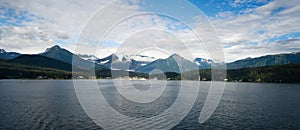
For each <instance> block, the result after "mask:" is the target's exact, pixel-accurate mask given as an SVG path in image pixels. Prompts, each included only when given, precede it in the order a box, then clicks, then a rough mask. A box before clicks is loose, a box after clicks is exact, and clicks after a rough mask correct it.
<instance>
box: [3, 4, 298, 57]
mask: <svg viewBox="0 0 300 130" xmlns="http://www.w3.org/2000/svg"><path fill="white" fill-rule="evenodd" d="M187 2H188V3H187ZM189 2H190V3H192V5H193V6H194V7H196V8H198V9H199V10H201V11H202V12H203V13H204V15H206V16H207V18H208V19H209V21H210V23H211V24H212V25H213V27H214V28H215V31H216V33H217V34H218V36H219V37H218V38H219V39H220V42H221V43H222V47H223V51H224V55H225V59H226V61H234V60H237V59H242V58H246V57H257V56H261V55H267V54H276V53H290V52H294V51H300V47H299V46H300V43H299V41H300V26H299V23H300V20H299V16H300V2H298V1H297V0H290V1H282V0H228V1H219V0H188V1H183V0H170V1H169V0H166V1H161V0H144V1H140V0H132V1H131V0H126V1H124V2H122V4H120V5H117V6H120V7H118V8H116V9H113V8H112V9H111V11H115V12H116V14H120V15H121V14H122V13H126V12H131V13H132V12H134V13H141V12H148V11H150V12H156V13H173V14H174V16H178V18H179V19H183V21H185V22H188V23H189V24H192V26H191V28H192V29H197V28H199V27H198V26H197V20H195V19H196V18H197V15H199V12H196V11H194V10H193V9H192V8H191V7H190V6H186V5H188V4H189ZM0 3H1V4H0V29H1V30H0V48H3V49H5V50H7V51H17V52H21V53H39V52H42V51H44V50H45V49H46V48H47V47H50V46H52V45H55V44H58V45H60V46H62V47H64V48H67V49H69V50H74V48H75V45H74V43H75V42H76V41H77V40H78V38H79V36H80V32H81V31H82V29H83V28H84V25H85V24H86V23H87V20H88V19H89V18H91V17H92V16H93V14H95V12H96V11H99V9H100V8H103V7H105V4H107V1H106V0H102V1H101V0H100V1H99V0H92V1H90V2H88V3H87V2H84V1H68V0H66V1H59V0H53V1H46V2H45V1H43V2H41V1H30V2H28V1H10V0H2V1H1V2H0ZM178 5H180V6H182V8H176V10H175V9H174V7H177V6H178ZM117 6H116V7H117ZM118 11H119V12H121V13H118ZM108 15H112V14H108ZM149 17H152V18H151V19H152V24H151V23H150V22H149V23H147V22H146V23H138V22H139V20H141V18H140V19H137V21H138V22H136V21H135V22H132V21H131V22H130V21H128V23H126V24H124V26H125V25H130V26H131V27H132V28H130V29H128V28H123V27H121V26H120V28H123V29H127V31H128V30H131V31H132V30H134V29H136V27H134V26H136V25H134V24H133V23H135V24H137V25H138V26H140V27H144V25H145V26H147V27H150V26H154V27H156V28H161V29H162V30H163V29H165V30H168V31H172V32H174V33H176V34H178V35H182V36H183V35H185V34H187V32H186V30H187V28H186V27H185V26H183V25H181V24H180V23H179V22H176V20H172V19H168V18H166V17H161V16H159V15H157V16H149ZM147 19H148V18H145V19H144V20H147ZM149 19H150V18H149ZM154 21H155V22H154ZM108 22H109V21H108ZM142 25H143V26H142ZM116 32H118V33H119V35H120V34H122V33H124V35H122V36H123V37H126V36H128V35H126V34H125V32H122V29H118V30H116ZM182 33H185V34H182ZM119 35H117V34H115V35H112V36H111V39H108V41H107V42H105V44H103V48H102V49H103V51H105V54H101V55H98V54H95V55H97V56H99V57H102V56H104V55H108V54H110V53H113V52H114V50H116V48H117V47H118V45H120V43H119V42H120V40H119V39H123V37H121V36H119ZM113 36H116V37H113ZM186 38H190V39H192V37H190V36H186ZM93 46H95V45H94V44H93V45H86V46H84V47H86V48H85V49H83V50H89V47H90V48H93ZM196 49H197V48H196ZM174 50H175V51H176V48H174ZM80 53H87V54H91V52H89V51H87V52H80ZM92 53H94V52H92ZM195 55H197V56H198V57H205V56H202V55H201V53H199V54H198V53H197V54H195Z"/></svg>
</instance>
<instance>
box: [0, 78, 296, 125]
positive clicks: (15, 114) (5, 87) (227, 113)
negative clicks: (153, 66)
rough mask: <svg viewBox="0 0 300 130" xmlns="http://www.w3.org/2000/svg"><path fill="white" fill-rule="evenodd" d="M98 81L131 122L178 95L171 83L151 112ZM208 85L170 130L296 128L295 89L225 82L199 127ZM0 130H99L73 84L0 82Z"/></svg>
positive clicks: (164, 106)
mask: <svg viewBox="0 0 300 130" xmlns="http://www.w3.org/2000/svg"><path fill="white" fill-rule="evenodd" d="M99 82H100V84H106V85H103V87H102V89H101V92H102V94H103V95H104V96H105V97H106V98H107V99H108V100H107V101H108V103H109V104H110V105H111V106H112V107H113V108H114V109H115V110H117V111H118V112H120V113H122V114H124V115H128V116H132V117H140V116H143V117H151V116H153V115H157V114H160V113H162V112H163V110H164V109H167V108H168V107H169V106H170V105H172V103H173V102H174V100H175V99H176V95H177V94H178V91H179V90H178V89H177V88H178V86H177V87H176V82H172V83H171V84H173V86H172V85H171V86H167V88H166V89H165V92H164V93H163V96H162V97H160V98H158V99H157V100H156V101H154V102H153V104H152V106H151V108H150V107H147V106H146V105H145V104H134V103H132V102H126V100H124V99H122V98H118V97H119V95H118V94H117V91H116V90H114V89H113V87H111V86H112V85H111V84H110V82H111V81H99ZM208 85H209V82H203V83H201V89H200V92H199V94H198V98H197V100H196V102H195V104H194V107H193V108H192V110H191V111H190V112H189V114H188V115H187V116H186V117H185V118H184V119H183V120H182V121H181V122H180V123H179V124H178V125H177V126H175V127H174V128H173V129H280V130H281V129H300V117H299V116H300V84H260V83H226V87H225V91H224V94H223V97H222V100H221V101H220V104H219V106H218V108H217V109H216V111H215V112H214V114H213V115H212V116H211V118H210V119H209V120H207V121H206V122H205V123H203V124H199V123H198V117H199V114H200V111H201V108H202V106H203V102H204V100H205V97H206V96H207V91H208ZM138 86H139V85H138V84H137V85H136V87H138ZM140 89H141V90H143V89H147V88H140ZM186 96H188V94H186ZM115 99H120V100H115ZM129 108H130V109H129ZM144 111H147V114H146V113H145V112H144ZM107 118H109V117H107ZM0 129H5V130H7V129H101V128H100V127H99V126H97V124H96V123H94V122H93V121H92V120H91V119H90V118H89V117H88V116H87V114H86V113H85V112H84V111H83V109H82V107H81V106H80V103H79V101H78V99H77V97H76V93H75V90H74V87H73V82H72V81H63V80H59V81H33V80H28V81H26V80H1V81H0Z"/></svg>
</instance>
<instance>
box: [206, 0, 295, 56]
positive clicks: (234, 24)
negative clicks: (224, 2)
mask: <svg viewBox="0 0 300 130" xmlns="http://www.w3.org/2000/svg"><path fill="white" fill-rule="evenodd" d="M225 13H226V12H225ZM299 16H300V4H299V2H297V1H288V2H286V1H280V0H276V1H272V2H270V3H268V4H266V5H263V6H260V7H258V8H254V9H252V11H251V13H249V14H242V15H239V14H238V15H234V14H232V15H229V16H228V15H227V17H226V18H222V19H219V18H214V19H212V22H213V24H214V25H215V27H216V30H217V32H218V34H219V36H220V40H221V42H222V43H223V44H224V45H225V46H229V48H224V50H225V54H226V59H227V61H233V60H237V59H241V58H245V57H254V56H261V55H266V54H273V53H281V52H287V49H285V48H284V47H286V45H283V44H276V43H268V42H266V41H265V40H266V39H270V38H273V37H278V36H282V35H285V34H289V33H292V32H300V26H299V23H300V19H299ZM250 42H258V43H259V44H249V43H250ZM286 44H292V43H291V42H287V43H286ZM293 44H294V43H293ZM230 46H231V47H230ZM293 47H294V48H289V50H290V51H300V50H299V48H298V47H296V46H293Z"/></svg>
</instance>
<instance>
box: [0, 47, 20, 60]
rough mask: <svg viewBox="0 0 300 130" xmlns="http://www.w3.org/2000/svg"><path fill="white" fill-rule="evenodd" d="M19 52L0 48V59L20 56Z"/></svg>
mask: <svg viewBox="0 0 300 130" xmlns="http://www.w3.org/2000/svg"><path fill="white" fill-rule="evenodd" d="M20 55H21V54H20V53H17V52H6V51H5V50H4V49H0V59H6V60H8V59H13V58H16V57H18V56H20Z"/></svg>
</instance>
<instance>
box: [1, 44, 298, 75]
mask: <svg viewBox="0 0 300 130" xmlns="http://www.w3.org/2000/svg"><path fill="white" fill-rule="evenodd" d="M0 59H3V61H7V62H15V63H19V64H24V65H30V66H36V67H45V68H53V69H58V70H65V71H71V70H72V64H73V69H74V68H76V69H78V70H91V69H93V68H94V67H95V68H97V69H111V70H125V71H133V72H138V73H152V72H154V70H161V71H162V72H175V73H181V72H186V71H191V70H195V69H208V68H211V65H212V64H216V65H217V64H218V63H216V62H214V61H213V60H211V59H205V58H195V59H194V60H193V61H190V60H187V59H185V58H184V57H181V56H180V55H178V54H172V55H171V56H169V57H168V58H166V59H155V58H154V57H149V56H143V55H135V56H128V55H121V56H120V55H119V56H117V55H116V54H111V55H109V56H107V57H104V58H98V57H96V56H93V55H79V54H78V55H77V54H73V53H72V52H70V51H68V50H66V49H63V48H61V47H59V46H58V45H55V46H53V47H50V48H48V49H46V51H44V52H42V53H40V54H34V55H24V54H20V53H17V52H6V51H5V50H4V49H0ZM290 63H300V52H297V53H295V52H294V53H288V54H276V55H267V56H261V57H257V58H246V59H242V60H237V61H234V62H231V63H227V69H229V70H234V69H241V68H253V67H263V66H278V65H285V64H290Z"/></svg>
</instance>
